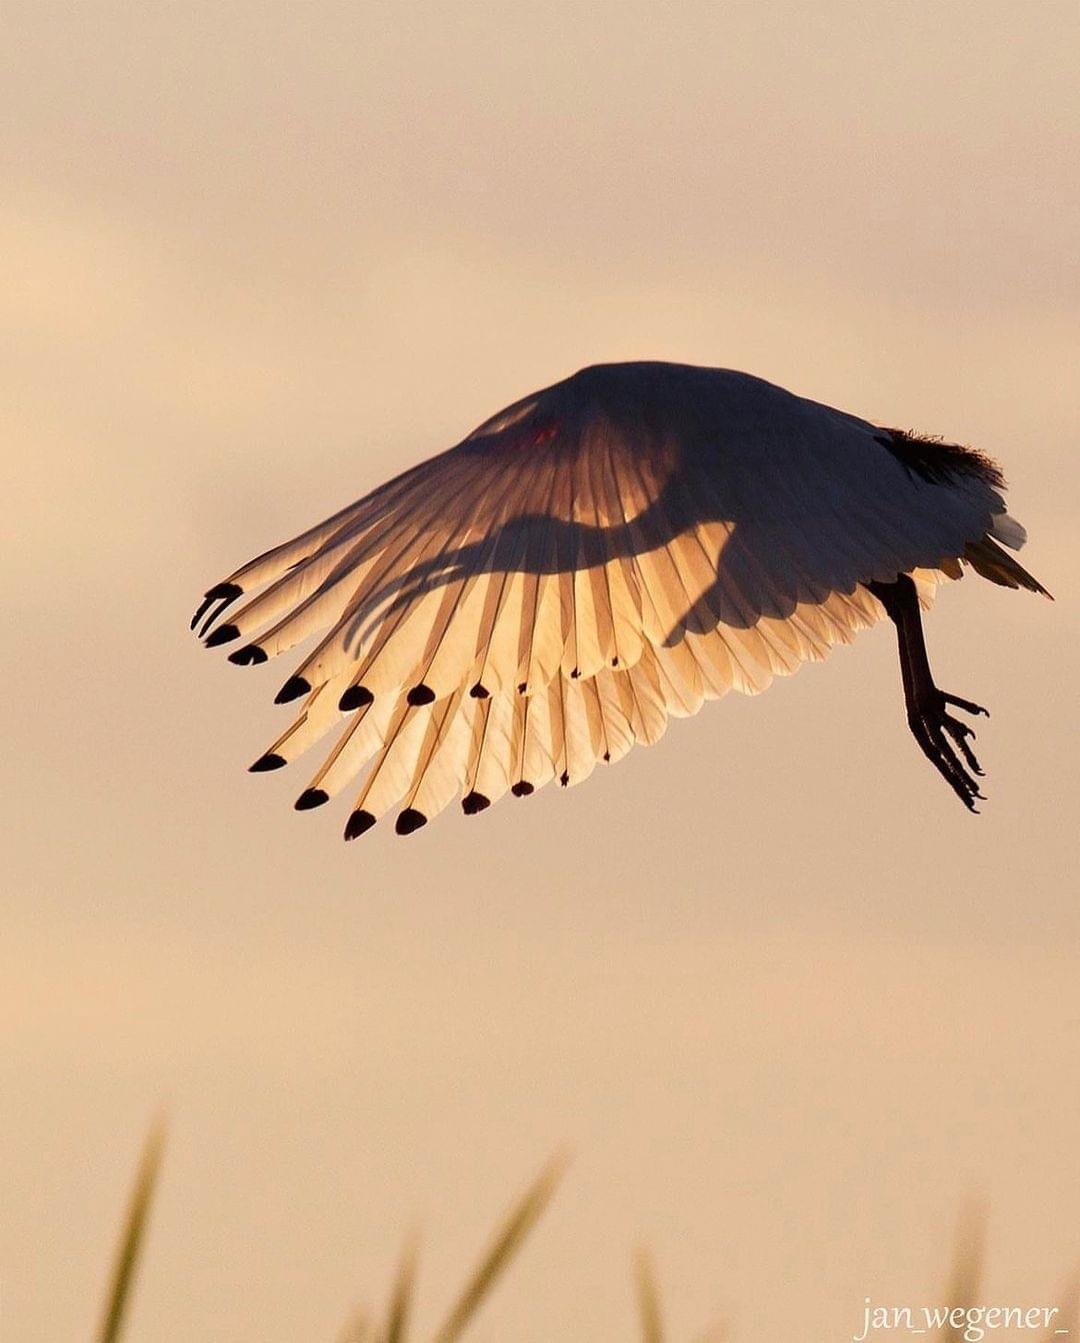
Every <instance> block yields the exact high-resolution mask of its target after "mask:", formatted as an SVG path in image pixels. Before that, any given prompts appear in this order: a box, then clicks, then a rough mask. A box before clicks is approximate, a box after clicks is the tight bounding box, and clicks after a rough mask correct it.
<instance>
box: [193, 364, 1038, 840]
mask: <svg viewBox="0 0 1080 1343" xmlns="http://www.w3.org/2000/svg"><path fill="white" fill-rule="evenodd" d="M903 442H904V439H903V436H900V435H893V434H892V432H891V431H883V430H881V429H877V428H875V427H874V426H873V425H871V424H868V423H867V422H865V421H863V420H859V419H856V418H854V417H852V416H849V415H845V414H843V413H841V412H839V411H835V410H832V409H830V408H829V407H826V406H822V405H818V404H816V403H814V402H810V401H806V400H804V399H802V398H799V397H795V396H792V395H791V394H790V393H787V392H784V391H782V390H781V389H780V388H777V387H774V386H772V385H771V384H769V383H766V382H762V381H760V380H759V379H756V378H751V377H749V376H747V375H745V374H739V373H732V372H727V371H723V370H710V369H698V368H688V367H684V366H678V365H670V364H637V365H633V364H630V365H606V366H598V367H596V368H590V369H585V370H583V371H582V372H581V373H578V374H576V375H574V377H572V378H568V379H567V380H565V381H564V382H562V383H558V384H556V385H555V386H554V387H551V388H548V389H547V390H546V391H543V392H540V393H537V394H535V395H533V396H530V397H527V398H525V399H524V400H522V401H519V402H517V403H516V404H515V405H513V406H510V407H509V408H508V409H506V410H504V411H503V412H501V413H500V414H499V415H497V416H495V417H494V418H493V419H491V420H488V421H487V422H486V423H485V424H483V425H481V426H480V427H479V428H478V429H477V430H475V431H474V432H473V433H472V434H470V435H469V436H468V437H467V438H466V439H465V440H464V441H463V442H461V443H460V444H458V445H457V446H456V447H454V448H452V449H450V450H449V451H447V452H444V453H442V454H441V455H439V456H437V457H434V458H432V459H431V460H429V461H427V462H424V463H422V464H421V465H419V466H417V467H415V468H413V469H412V470H410V471H407V472H405V473H404V474H403V475H401V476H399V477H397V478H396V479H395V480H392V481H390V482H389V483H388V484H386V485H384V486H382V487H381V488H380V489H377V490H375V491H374V492H373V493H372V494H369V495H367V496H366V497H365V498H363V499H361V500H360V501H359V502H358V503H355V504H353V505H352V506H351V507H349V508H346V509H344V510H343V511H342V512H340V513H338V514H336V515H335V516H334V517H332V518H329V519H328V520H327V521H325V522H323V523H320V524H319V525H318V526H316V527H313V528H312V529H311V530H310V531H307V532H305V533H303V535H301V536H299V537H297V538H296V539H295V540H293V541H289V542H287V543H286V544H285V545H282V546H278V547H276V548H275V549H274V550H271V551H268V552H267V553H266V554H264V555H262V556H260V557H259V558H258V559H255V560H253V561H251V563H249V564H246V565H244V566H243V567H242V568H241V569H239V570H237V571H236V573H234V574H233V575H231V577H230V578H228V579H227V580H225V581H224V582H223V583H219V584H217V585H216V586H215V587H213V588H211V589H210V590H209V592H208V593H207V594H206V599H205V601H204V602H203V604H202V606H201V607H200V609H199V611H198V612H197V613H196V617H195V620H194V621H193V628H194V627H196V626H199V625H201V628H200V634H201V635H203V636H206V643H207V646H208V647H216V646H218V645H222V644H226V643H229V642H238V643H239V647H238V648H237V649H236V650H235V651H234V652H233V653H232V654H231V660H232V661H233V662H236V663H239V664H241V665H245V664H252V663H257V662H263V661H265V660H266V659H267V658H270V657H275V656H277V655H278V654H280V653H284V652H286V651H288V650H289V649H291V648H293V647H294V646H295V645H297V644H299V643H301V642H302V641H304V640H305V639H308V638H309V636H312V635H315V634H321V635H322V637H321V638H320V639H319V641H318V642H317V643H316V644H315V645H314V647H313V648H312V649H311V650H310V651H309V652H308V653H307V655H306V657H305V658H304V660H303V662H302V663H301V664H300V666H299V667H298V668H297V670H296V672H295V674H294V675H293V676H291V677H290V678H289V679H288V680H287V681H286V683H285V684H284V686H283V687H282V689H281V691H280V692H279V694H278V696H277V700H278V702H279V703H285V702H288V701H290V700H294V699H299V698H301V697H303V698H304V700H305V702H304V705H303V708H302V711H301V713H300V715H299V717H298V718H297V719H296V721H295V722H294V723H292V724H291V726H290V727H289V728H288V729H287V730H286V731H285V732H284V733H282V735H281V736H280V737H279V738H278V740H277V741H276V742H275V743H274V744H273V746H272V747H271V748H270V750H269V751H268V752H267V753H266V754H265V755H263V756H262V757H261V758H260V759H259V760H258V761H256V762H255V764H254V765H253V766H252V769H254V770H267V769H274V768H278V767H280V766H282V765H285V764H286V763H288V762H289V761H291V760H293V759H295V758H296V757H297V756H299V755H300V754H301V753H302V752H304V751H305V750H307V748H308V747H310V746H312V745H313V744H314V743H315V742H316V741H318V740H319V739H320V738H322V737H323V736H324V735H325V734H326V733H328V732H330V731H331V730H333V729H335V728H340V727H341V721H342V715H349V717H348V719H347V721H346V722H345V724H344V728H343V730H342V731H341V732H340V735H339V737H338V739H337V741H336V743H335V744H334V746H333V748H332V750H331V751H330V754H329V756H328V757H327V759H326V760H325V761H324V762H323V763H322V764H321V765H320V766H319V767H318V769H317V770H316V771H315V773H314V775H313V776H312V778H311V780H310V784H309V787H308V788H307V789H306V790H305V791H304V792H303V793H302V794H301V796H300V798H299V800H298V802H297V806H298V807H299V808H301V809H306V808H308V807H314V806H318V805H320V804H321V803H323V802H325V801H327V800H328V799H329V798H330V797H332V796H333V795H334V794H335V793H337V792H338V791H339V790H340V789H342V788H343V787H345V786H346V785H347V784H348V783H349V782H350V781H351V780H353V779H354V778H355V777H356V776H357V775H359V774H361V773H363V774H364V780H363V783H362V786H361V789H360V793H359V797H358V798H357V801H356V803H355V806H354V809H353V812H352V814H351V816H350V819H349V823H348V827H347V829H346V835H347V837H349V838H352V837H353V836H355V835H357V834H360V833H362V832H363V831H364V830H365V829H367V828H368V827H369V826H370V825H372V824H374V822H375V821H376V820H377V819H378V818H379V817H381V816H382V815H384V814H385V813H387V812H388V811H390V810H391V809H393V808H395V807H402V808H403V809H402V810H401V811H400V814H399V816H398V821H397V828H398V830H399V832H403V833H407V832H408V831H410V830H413V829H416V828H418V827H419V826H420V825H422V824H423V823H424V821H425V820H426V819H428V818H429V817H431V816H433V815H434V814H435V813H436V812H438V811H440V810H441V809H442V808H443V807H445V806H446V805H447V803H449V802H450V801H451V800H452V799H453V798H454V796H455V795H456V794H457V793H458V792H459V791H460V792H462V793H463V806H464V809H465V811H466V812H475V811H480V810H482V809H483V808H484V807H486V806H487V805H488V804H489V803H490V802H492V801H494V800H496V799H497V798H498V797H500V796H501V795H502V794H504V793H506V792H507V791H509V792H512V793H514V794H515V795H518V796H522V795H525V794H528V793H531V792H532V791H533V790H534V789H536V788H538V787H540V786H542V785H543V784H545V783H547V782H549V781H551V780H552V779H559V780H560V782H561V783H563V784H564V785H565V784H570V783H578V782H580V781H581V780H582V779H584V778H586V777H587V776H588V775H589V773H590V772H591V771H592V769H593V768H594V766H595V765H596V763H597V762H598V761H610V760H616V759H618V758H620V757H621V756H622V755H624V754H626V752H627V751H629V750H630V748H631V746H633V745H634V744H635V743H637V742H645V743H651V742H654V741H656V740H657V738H658V737H659V736H660V735H661V734H662V732H663V731H664V728H665V726H666V723H667V720H668V718H669V717H670V716H672V715H675V716H683V715H688V714H693V713H696V712H697V710H698V709H699V708H700V707H701V704H702V702H703V701H704V700H705V699H711V698H718V697H719V696H721V695H723V694H725V693H726V692H727V691H728V690H729V689H732V688H734V689H736V690H740V691H743V692H744V693H749V694H755V693H757V692H759V691H761V690H763V689H765V687H766V686H767V685H768V684H769V682H770V680H771V679H772V677H773V676H774V675H777V674H787V673H790V672H792V671H794V670H795V669H796V667H798V666H799V665H800V664H801V663H802V662H803V661H805V660H807V659H818V658H821V657H823V656H824V655H825V653H826V652H827V651H828V649H829V647H830V646H831V645H832V644H834V643H836V642H848V641H850V639H851V638H852V637H853V635H854V633H855V632H856V631H857V630H858V629H860V628H862V627H864V626H866V625H869V624H871V623H873V622H874V621H875V620H877V619H879V618H880V616H881V607H880V605H879V604H878V602H877V601H876V599H875V598H873V597H872V596H871V595H870V593H869V592H868V591H867V590H866V587H865V584H866V583H868V582H870V581H871V580H874V579H877V580H880V581H890V580H891V579H894V578H895V577H896V575H897V574H898V573H906V572H907V573H910V572H915V573H917V574H918V575H920V576H921V578H922V579H923V580H924V590H925V591H927V592H928V591H929V588H930V587H931V586H932V584H933V582H934V581H937V579H939V578H941V577H942V576H943V575H944V573H948V574H950V575H952V576H958V574H959V563H958V561H959V559H960V558H961V557H964V555H965V550H966V548H967V547H969V546H971V545H981V544H984V543H985V538H986V535H987V532H988V531H989V530H991V529H992V527H993V518H994V517H995V515H1000V514H1003V512H1004V504H1003V502H1002V499H1001V496H1000V494H999V493H998V487H999V485H1000V479H999V477H998V476H997V475H996V473H995V472H994V469H993V468H992V467H990V466H989V464H987V463H985V462H983V461H982V459H979V458H976V457H975V456H974V455H973V454H962V456H961V458H959V459H957V460H956V461H953V462H951V463H950V468H949V470H948V472H947V473H945V474H944V475H942V476H941V477H940V478H937V477H935V474H934V472H933V471H931V470H928V469H920V463H919V462H918V461H916V460H914V459H913V458H912V455H911V453H910V452H908V453H907V454H905V452H904V451H903V450H900V447H898V445H902V443H903ZM956 451H957V452H960V450H956ZM934 460H937V459H936V458H935V459H934ZM1006 539H1007V538H1006ZM989 544H990V545H993V542H992V541H990V542H989ZM1001 553H1002V554H1003V552H1001ZM1005 558H1006V560H1007V558H1008V557H1005ZM1009 563H1011V561H1009ZM1017 567H1018V566H1017ZM1021 572H1023V571H1021ZM241 598H244V599H245V600H244V601H243V604H242V605H240V606H239V607H238V608H236V609H235V610H234V611H233V612H232V613H231V614H230V616H229V619H228V621H227V622H226V621H224V620H223V616H224V615H225V612H226V610H227V609H230V608H233V607H234V606H235V604H236V603H237V602H238V601H239V600H240V599H241Z"/></svg>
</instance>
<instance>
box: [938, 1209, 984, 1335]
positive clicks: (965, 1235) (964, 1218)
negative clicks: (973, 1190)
mask: <svg viewBox="0 0 1080 1343" xmlns="http://www.w3.org/2000/svg"><path fill="white" fill-rule="evenodd" d="M985 1255H986V1206H985V1204H984V1203H983V1201H982V1200H981V1199H968V1200H967V1201H966V1202H965V1203H964V1205H963V1206H962V1207H961V1209H960V1216H959V1218H958V1219H957V1223H956V1245H955V1248H954V1250H953V1265H952V1273H951V1275H950V1277H949V1286H948V1289H947V1297H946V1299H947V1300H948V1303H949V1305H950V1306H962V1307H963V1308H964V1309H965V1310H969V1309H970V1308H971V1307H972V1306H975V1305H977V1304H978V1300H979V1292H980V1289H981V1286H982V1271H983V1260H984V1259H985ZM963 1336H964V1329H963V1326H960V1327H956V1326H954V1325H951V1324H950V1325H948V1326H947V1327H946V1329H945V1331H944V1333H943V1334H942V1338H944V1339H948V1340H949V1343H961V1340H962V1339H963Z"/></svg>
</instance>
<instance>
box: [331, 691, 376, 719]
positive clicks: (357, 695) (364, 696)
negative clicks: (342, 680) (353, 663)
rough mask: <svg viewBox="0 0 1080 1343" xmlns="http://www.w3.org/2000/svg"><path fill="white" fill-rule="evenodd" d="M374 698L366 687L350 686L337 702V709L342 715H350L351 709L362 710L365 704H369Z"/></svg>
mask: <svg viewBox="0 0 1080 1343" xmlns="http://www.w3.org/2000/svg"><path fill="white" fill-rule="evenodd" d="M374 698H375V696H374V695H373V694H372V693H371V691H370V690H369V689H368V688H367V686H362V685H351V686H349V688H348V690H346V692H345V693H344V695H342V697H341V698H340V699H339V700H338V708H339V709H340V710H341V712H342V713H351V712H352V710H353V709H362V708H363V707H364V705H365V704H370V703H371V702H372V700H374Z"/></svg>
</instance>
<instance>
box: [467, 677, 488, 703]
mask: <svg viewBox="0 0 1080 1343" xmlns="http://www.w3.org/2000/svg"><path fill="white" fill-rule="evenodd" d="M469 694H470V695H471V696H472V697H473V699H487V698H488V696H489V695H490V694H491V691H490V690H488V688H487V686H483V685H481V684H480V682H479V681H477V683H476V684H475V685H474V686H473V687H472V689H471V690H470V691H469Z"/></svg>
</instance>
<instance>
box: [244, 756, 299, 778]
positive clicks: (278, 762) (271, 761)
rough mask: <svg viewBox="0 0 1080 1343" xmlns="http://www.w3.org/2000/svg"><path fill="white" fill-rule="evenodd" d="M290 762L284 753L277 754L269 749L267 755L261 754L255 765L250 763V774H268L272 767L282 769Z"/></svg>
mask: <svg viewBox="0 0 1080 1343" xmlns="http://www.w3.org/2000/svg"><path fill="white" fill-rule="evenodd" d="M288 763H289V762H288V761H287V760H286V759H285V757H284V756H283V755H275V754H274V752H273V751H267V753H266V754H265V755H261V756H259V758H258V760H256V761H255V763H254V765H248V773H249V774H266V773H267V772H268V771H269V770H272V769H281V768H282V766H284V765H287V764H288Z"/></svg>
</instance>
